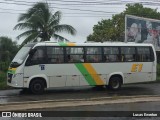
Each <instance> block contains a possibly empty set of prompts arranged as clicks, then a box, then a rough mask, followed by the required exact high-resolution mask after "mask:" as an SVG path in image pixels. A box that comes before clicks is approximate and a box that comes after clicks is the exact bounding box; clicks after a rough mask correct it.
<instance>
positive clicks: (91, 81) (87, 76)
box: [75, 63, 96, 85]
mask: <svg viewBox="0 0 160 120" xmlns="http://www.w3.org/2000/svg"><path fill="white" fill-rule="evenodd" d="M75 65H76V67H77V68H78V70H79V71H80V72H81V73H82V75H83V76H84V78H85V79H86V81H87V82H88V84H89V85H96V82H95V81H94V79H93V78H92V76H91V75H90V74H89V72H88V71H87V70H86V68H85V67H84V66H83V64H81V63H77V64H75Z"/></svg>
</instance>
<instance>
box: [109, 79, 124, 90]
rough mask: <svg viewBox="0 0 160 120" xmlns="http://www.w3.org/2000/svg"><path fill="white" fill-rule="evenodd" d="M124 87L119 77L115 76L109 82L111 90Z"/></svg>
mask: <svg viewBox="0 0 160 120" xmlns="http://www.w3.org/2000/svg"><path fill="white" fill-rule="evenodd" d="M121 85H122V79H121V78H120V77H118V76H113V77H111V78H110V80H109V85H108V87H109V89H111V90H119V89H120V88H121Z"/></svg>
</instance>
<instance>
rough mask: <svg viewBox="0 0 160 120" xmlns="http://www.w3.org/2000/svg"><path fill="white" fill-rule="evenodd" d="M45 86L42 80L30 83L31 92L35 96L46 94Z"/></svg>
mask: <svg viewBox="0 0 160 120" xmlns="http://www.w3.org/2000/svg"><path fill="white" fill-rule="evenodd" d="M44 88H45V84H44V81H43V80H41V79H34V80H33V81H31V83H30V87H29V89H30V91H31V92H32V93H33V94H42V93H43V92H44Z"/></svg>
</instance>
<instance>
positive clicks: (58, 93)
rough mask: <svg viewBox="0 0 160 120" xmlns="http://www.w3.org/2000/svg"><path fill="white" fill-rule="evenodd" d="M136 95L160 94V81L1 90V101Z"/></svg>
mask: <svg viewBox="0 0 160 120" xmlns="http://www.w3.org/2000/svg"><path fill="white" fill-rule="evenodd" d="M135 95H160V83H148V84H130V85H125V86H123V87H122V89H121V90H119V91H109V90H107V89H101V88H100V89H99V88H98V89H97V88H92V87H79V88H77V87H76V88H73V87H72V88H54V89H49V90H47V91H46V92H45V93H44V94H43V95H32V94H29V93H26V92H24V91H22V90H21V89H12V90H1V91H0V103H1V104H3V103H9V102H24V101H39V100H62V99H89V98H97V97H113V96H135Z"/></svg>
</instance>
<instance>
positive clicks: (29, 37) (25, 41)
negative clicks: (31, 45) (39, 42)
mask: <svg viewBox="0 0 160 120" xmlns="http://www.w3.org/2000/svg"><path fill="white" fill-rule="evenodd" d="M37 36H38V34H37V33H33V34H31V35H30V36H28V37H27V38H26V39H25V40H24V41H23V42H22V44H26V43H28V42H32V41H34V40H35V39H36V38H37Z"/></svg>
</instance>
